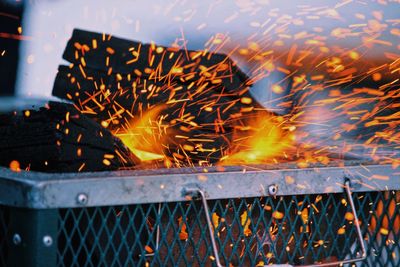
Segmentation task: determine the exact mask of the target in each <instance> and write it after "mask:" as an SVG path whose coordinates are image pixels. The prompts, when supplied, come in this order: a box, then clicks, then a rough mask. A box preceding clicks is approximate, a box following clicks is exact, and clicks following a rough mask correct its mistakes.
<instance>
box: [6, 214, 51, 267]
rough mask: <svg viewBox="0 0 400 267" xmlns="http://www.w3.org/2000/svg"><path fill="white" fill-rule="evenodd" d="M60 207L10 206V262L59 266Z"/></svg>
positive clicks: (20, 266)
mask: <svg viewBox="0 0 400 267" xmlns="http://www.w3.org/2000/svg"><path fill="white" fill-rule="evenodd" d="M57 218H58V216H57V210H54V209H49V210H33V209H25V208H24V209H22V208H13V209H11V210H10V232H9V233H10V236H9V237H8V244H9V246H8V247H9V256H8V264H7V266H13V267H14V266H15V267H24V266H27V267H28V266H29V267H39V266H56V263H57V227H58V220H57Z"/></svg>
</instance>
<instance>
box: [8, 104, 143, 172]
mask: <svg viewBox="0 0 400 267" xmlns="http://www.w3.org/2000/svg"><path fill="white" fill-rule="evenodd" d="M0 133H1V136H2V138H1V139H0V150H1V151H7V153H1V154H0V165H2V166H6V167H8V166H9V165H10V162H11V161H18V163H19V164H20V169H29V170H35V171H44V172H78V171H105V170H116V169H119V168H121V167H123V166H133V165H134V163H135V160H136V159H135V157H134V155H132V154H131V153H130V152H129V150H127V148H125V146H124V145H123V144H122V142H121V141H120V140H119V139H118V138H116V137H114V136H113V135H112V134H111V133H110V132H109V131H108V130H107V129H104V128H103V127H101V126H100V125H99V124H98V123H96V122H95V121H93V120H92V119H90V118H88V117H86V116H85V115H83V114H81V113H79V112H78V111H77V110H76V109H75V108H74V107H73V106H72V105H70V104H65V103H56V102H50V103H49V105H48V106H46V107H42V108H40V109H38V110H25V111H23V112H14V113H10V114H2V115H0ZM122 157H123V158H122Z"/></svg>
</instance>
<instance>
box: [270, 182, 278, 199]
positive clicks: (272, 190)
mask: <svg viewBox="0 0 400 267" xmlns="http://www.w3.org/2000/svg"><path fill="white" fill-rule="evenodd" d="M276 193H278V186H276V185H275V184H272V185H270V186H268V194H270V195H271V196H275V195H276Z"/></svg>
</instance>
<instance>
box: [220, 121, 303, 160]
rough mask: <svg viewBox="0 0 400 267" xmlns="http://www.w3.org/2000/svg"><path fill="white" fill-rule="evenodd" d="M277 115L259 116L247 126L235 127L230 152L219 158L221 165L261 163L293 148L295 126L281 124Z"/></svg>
mask: <svg viewBox="0 0 400 267" xmlns="http://www.w3.org/2000/svg"><path fill="white" fill-rule="evenodd" d="M283 123H284V121H283V118H282V117H279V116H272V115H266V116H260V117H259V118H257V119H256V120H254V121H252V122H250V123H249V125H248V126H244V127H242V126H241V127H236V129H235V130H236V131H235V133H234V138H233V140H234V141H233V144H232V146H233V149H232V150H231V153H230V154H228V155H227V156H225V157H223V158H222V159H221V163H222V165H236V164H261V163H267V162H271V161H272V160H274V159H275V158H279V157H283V156H284V155H285V152H287V151H288V149H291V148H293V144H294V139H295V136H294V134H293V133H292V132H291V131H293V130H294V129H295V128H294V127H288V129H289V130H286V129H285V127H284V126H283Z"/></svg>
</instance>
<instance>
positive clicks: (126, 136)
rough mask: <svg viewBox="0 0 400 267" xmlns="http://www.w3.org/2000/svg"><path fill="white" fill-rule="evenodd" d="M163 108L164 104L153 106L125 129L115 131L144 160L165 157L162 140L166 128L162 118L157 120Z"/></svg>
mask: <svg viewBox="0 0 400 267" xmlns="http://www.w3.org/2000/svg"><path fill="white" fill-rule="evenodd" d="M163 109H164V106H162V105H160V106H156V107H154V108H151V109H149V110H147V111H146V112H145V113H144V114H143V115H142V116H141V117H140V118H138V119H136V120H133V121H132V122H131V123H129V124H127V127H126V129H125V130H124V131H122V132H116V133H114V134H115V135H116V136H117V137H118V138H120V139H121V141H122V142H123V143H124V144H125V145H126V146H127V147H128V148H129V149H130V150H131V152H132V153H133V154H134V155H135V156H136V157H138V158H139V159H140V160H141V161H142V162H146V161H154V160H163V159H165V155H164V153H163V147H162V143H163V142H162V141H163V139H164V136H165V133H166V130H165V129H166V128H165V126H164V125H162V123H161V120H160V121H156V119H157V118H158V117H159V115H160V112H161V111H162V110H163Z"/></svg>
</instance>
